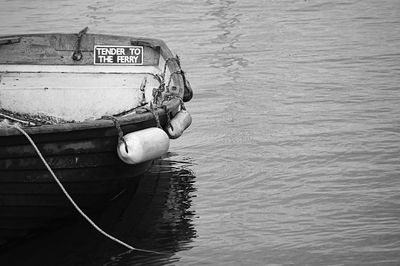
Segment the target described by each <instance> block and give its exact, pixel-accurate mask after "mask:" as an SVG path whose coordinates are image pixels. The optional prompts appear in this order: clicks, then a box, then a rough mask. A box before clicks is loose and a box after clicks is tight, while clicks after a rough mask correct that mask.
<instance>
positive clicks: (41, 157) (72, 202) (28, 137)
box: [11, 125, 166, 255]
mask: <svg viewBox="0 0 400 266" xmlns="http://www.w3.org/2000/svg"><path fill="white" fill-rule="evenodd" d="M11 127H13V128H15V129H17V130H18V131H19V132H21V133H22V134H23V135H24V136H25V137H26V138H27V139H28V141H29V142H30V144H31V145H32V146H33V148H34V149H35V151H36V153H37V154H38V156H39V157H40V159H41V160H42V162H43V164H44V165H45V166H46V168H47V170H49V172H50V174H51V175H52V177H53V179H54V181H55V182H56V183H57V185H58V186H59V187H60V189H61V190H62V192H63V193H64V195H65V196H66V197H67V199H68V200H69V201H70V202H71V204H72V205H73V206H74V207H75V209H76V210H77V211H78V212H79V213H80V214H81V215H82V216H83V218H85V219H86V221H88V222H89V223H90V224H91V225H92V226H93V227H94V228H95V229H96V230H97V231H98V232H100V233H101V234H103V235H104V236H105V237H107V238H109V239H111V240H113V241H114V242H116V243H118V244H120V245H122V246H124V247H126V248H128V249H130V250H136V251H142V252H148V253H155V254H161V255H165V254H166V253H162V252H157V251H153V250H147V249H140V248H135V247H132V246H130V245H128V244H126V243H125V242H123V241H121V240H119V239H117V238H115V237H113V236H112V235H110V234H108V233H106V232H105V231H103V230H102V229H101V228H100V227H99V226H98V225H96V224H95V223H94V222H93V221H92V220H91V219H90V218H89V217H88V216H87V215H86V214H85V213H84V212H83V211H82V209H81V208H79V206H78V204H76V203H75V201H74V200H73V199H72V197H71V196H70V195H69V193H68V191H67V190H66V189H65V188H64V186H63V184H62V183H61V182H60V180H59V179H58V178H57V176H56V175H55V173H54V172H53V170H52V169H51V167H50V166H49V164H48V163H47V161H46V160H45V159H44V157H43V155H42V153H41V152H40V150H39V149H38V147H37V146H36V144H35V142H34V141H33V140H32V138H31V137H30V136H29V135H28V133H26V131H25V130H23V129H22V128H20V127H19V126H18V125H11Z"/></svg>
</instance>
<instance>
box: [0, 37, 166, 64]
mask: <svg viewBox="0 0 400 266" xmlns="http://www.w3.org/2000/svg"><path fill="white" fill-rule="evenodd" d="M5 38H8V37H7V36H6V37H5ZM20 38H21V41H20V42H19V43H14V44H12V45H3V46H2V49H0V64H1V63H2V64H40V65H54V64H56V65H57V64H58V65H93V47H94V45H101V44H103V45H131V41H132V40H134V38H131V37H124V36H110V35H98V34H87V35H85V36H83V37H82V42H81V51H82V56H83V57H82V60H80V61H74V60H72V54H73V51H74V50H75V47H76V41H77V35H76V34H36V35H21V36H20ZM143 56H144V58H143V61H144V64H143V65H145V66H150V65H158V59H159V57H160V54H159V50H158V49H153V48H152V47H144V52H143Z"/></svg>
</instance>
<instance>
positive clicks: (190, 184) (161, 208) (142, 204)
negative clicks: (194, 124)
mask: <svg viewBox="0 0 400 266" xmlns="http://www.w3.org/2000/svg"><path fill="white" fill-rule="evenodd" d="M173 157H175V156H173V155H172V154H171V153H170V154H167V156H166V157H164V158H162V159H159V160H156V161H154V164H153V166H152V168H151V169H150V171H148V172H147V173H146V174H145V175H144V176H143V177H142V178H141V179H140V182H139V185H138V186H136V185H132V187H130V188H127V189H126V190H125V191H124V193H123V194H121V195H119V196H118V197H117V198H115V199H114V200H113V201H112V202H110V204H109V206H107V208H106V210H104V211H103V212H101V213H98V214H97V215H94V216H92V218H93V220H94V221H95V222H96V223H97V224H98V225H99V226H100V227H101V228H102V229H103V230H104V231H106V232H108V233H110V234H111V235H113V236H115V237H116V238H118V239H120V240H122V241H124V242H126V243H128V244H129V245H132V246H134V247H135V248H139V249H147V250H153V251H157V252H160V253H162V254H155V253H146V252H142V251H127V250H126V248H125V247H123V246H121V245H119V244H117V243H115V242H113V241H111V240H109V239H107V238H105V237H104V236H103V235H101V234H100V233H98V232H97V231H95V230H94V229H93V228H92V227H91V226H90V225H89V224H88V223H87V222H86V221H85V220H83V218H81V217H78V216H77V217H76V219H74V220H73V222H72V223H69V224H68V225H64V226H62V227H60V228H57V229H55V230H53V231H51V232H46V233H43V234H41V235H39V236H36V237H33V238H31V239H27V240H26V241H24V242H23V243H20V244H18V245H15V246H14V247H9V248H7V249H5V250H2V251H1V252H0V261H1V262H4V263H6V264H5V265H23V264H26V263H28V264H29V265H141V264H145V265H152V264H154V265H163V264H170V263H173V262H174V261H175V260H178V259H179V258H178V257H177V256H175V253H176V252H177V251H182V250H185V249H190V248H191V245H190V242H192V241H193V239H194V238H195V237H196V230H195V228H194V226H193V218H194V215H195V213H194V211H193V210H192V209H191V198H192V197H193V192H195V186H194V182H195V176H194V174H193V172H192V171H191V170H190V166H191V163H190V162H188V161H174V160H173V159H172V158H173ZM92 215H93V214H92Z"/></svg>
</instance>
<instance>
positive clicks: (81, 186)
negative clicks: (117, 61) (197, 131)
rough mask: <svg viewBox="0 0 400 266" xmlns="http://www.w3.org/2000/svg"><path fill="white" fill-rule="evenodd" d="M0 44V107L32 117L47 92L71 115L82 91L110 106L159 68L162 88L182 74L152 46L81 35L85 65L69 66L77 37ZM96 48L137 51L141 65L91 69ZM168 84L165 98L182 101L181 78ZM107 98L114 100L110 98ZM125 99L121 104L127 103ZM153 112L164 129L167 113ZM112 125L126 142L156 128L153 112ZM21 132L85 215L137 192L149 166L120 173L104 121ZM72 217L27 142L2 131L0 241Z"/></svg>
mask: <svg viewBox="0 0 400 266" xmlns="http://www.w3.org/2000/svg"><path fill="white" fill-rule="evenodd" d="M3 38H5V39H7V40H8V41H7V44H4V45H0V75H1V76H0V77H1V82H0V96H1V99H2V101H1V106H0V107H2V106H3V105H4V97H3V96H7V97H9V99H13V100H15V101H17V100H18V99H19V98H20V99H21V100H20V102H19V105H21V106H23V105H26V107H24V108H22V109H21V110H22V111H26V110H28V109H29V108H30V107H29V106H32V105H33V106H34V105H35V104H36V106H35V107H34V108H36V109H37V110H38V109H39V107H40V105H49V103H50V99H52V100H54V96H55V94H54V95H49V97H48V99H47V102H46V101H45V102H41V101H42V100H43V98H45V97H47V96H46V95H47V93H48V92H49V91H50V90H52V91H53V92H54V93H56V92H57V91H61V92H62V93H60V94H63V93H64V94H67V96H68V94H70V95H69V99H68V97H67V98H64V100H63V101H62V102H57V101H54V106H62V105H65V104H68V105H71V106H73V107H72V109H74V108H78V107H79V106H84V104H85V103H86V100H83V101H82V98H84V97H83V96H82V95H81V96H79V95H78V94H79V93H80V92H82V91H84V92H86V93H88V92H89V93H88V94H90V96H91V97H93V96H97V95H96V94H103V97H106V98H112V97H113V95H112V94H113V93H114V94H120V93H121V91H124V90H125V88H133V89H136V90H137V88H139V86H140V83H141V81H142V79H143V77H144V75H148V73H153V74H160V73H161V72H162V71H163V69H164V65H165V64H167V68H166V73H165V74H166V76H165V78H166V82H167V81H168V80H169V78H170V75H171V73H174V72H178V71H179V70H180V68H179V66H178V64H177V63H176V62H175V60H168V58H171V57H172V56H173V55H172V53H171V51H170V50H169V49H168V48H167V46H166V45H165V43H164V42H162V41H160V40H155V39H146V38H132V37H126V36H111V35H99V34H86V35H84V36H83V37H82V39H81V47H80V50H81V51H82V54H83V58H82V60H80V61H74V60H73V59H72V53H73V52H74V50H75V49H76V42H77V38H78V36H77V34H30V35H20V36H6V37H3ZM0 40H2V39H0ZM9 40H11V42H10V41H9ZM15 40H19V42H17V41H15ZM0 42H1V41H0ZM94 45H125V46H129V45H141V46H143V47H144V53H143V55H144V65H143V66H102V65H93V47H94ZM171 79H172V81H171V87H170V89H171V91H173V92H175V93H176V96H179V97H183V89H184V84H183V80H182V78H181V76H180V75H179V74H174V75H173V76H172V77H171ZM147 80H148V87H149V88H150V89H151V90H152V87H153V86H154V87H156V85H158V84H156V83H152V82H154V80H153V79H152V78H150V77H148V78H147ZM172 86H174V88H175V89H172ZM46 88H47V89H46ZM109 90H111V91H112V92H113V93H111V94H108V93H109ZM27 92H29V94H31V93H37V96H38V97H36V99H34V101H33V102H30V101H29V100H30V99H29V98H24V96H23V95H24V93H27ZM7 94H8V95H7ZM127 95H128V96H129V94H124V95H123V96H122V97H126V98H128V97H127ZM131 96H132V95H131ZM13 97H14V98H13ZM74 97H75V98H80V99H77V101H79V100H81V102H80V104H76V105H74V104H73V103H72V101H73V99H74ZM146 97H147V95H146ZM94 98H96V97H94ZM59 99H61V97H59ZM36 100H37V101H36ZM123 100H125V99H123ZM103 103H105V102H103ZM113 105H114V104H109V105H108V106H107V107H106V108H104V110H107V111H109V110H110V109H112V108H114V107H112V106H113ZM165 106H166V109H167V112H171V113H176V112H177V111H178V110H179V106H180V101H179V99H177V98H175V99H171V100H168V101H166V102H165ZM85 108H88V107H87V106H85ZM72 109H70V110H66V111H65V112H66V113H69V112H70V111H71V110H72ZM30 111H32V110H30ZM155 112H156V114H157V116H158V117H159V120H160V123H161V125H162V126H165V125H166V122H167V117H166V112H165V111H164V110H163V109H162V108H158V109H157V110H156V111H155ZM105 114H107V112H106V113H105ZM118 120H119V124H120V125H121V128H122V131H123V133H124V134H128V133H130V132H134V131H137V130H141V129H145V128H148V127H154V126H156V119H155V117H154V115H153V114H152V113H151V112H143V113H142V112H140V113H136V114H135V113H132V114H128V115H125V116H123V117H121V118H119V119H118ZM25 131H26V132H27V133H28V134H29V135H30V136H31V137H32V139H33V140H34V141H35V143H37V145H38V148H39V149H40V150H41V151H42V153H43V156H44V157H45V158H46V161H47V162H48V163H49V165H50V166H51V167H52V168H54V172H55V174H56V175H57V176H58V178H59V179H60V181H61V182H62V183H63V184H65V186H66V188H67V190H68V192H69V193H70V194H71V195H72V196H73V198H74V199H75V200H76V201H77V203H78V205H80V207H83V208H84V209H85V210H86V209H87V210H90V209H92V208H96V207H98V206H101V205H102V204H103V203H104V202H105V201H107V200H109V199H110V198H111V197H113V196H115V195H116V194H118V193H120V192H121V191H122V190H123V189H124V188H125V187H126V185H127V184H128V183H132V182H133V183H134V184H137V183H138V180H139V179H140V178H141V175H142V174H143V173H144V172H145V171H147V170H148V169H149V167H150V166H151V163H152V162H151V161H147V162H144V163H142V164H138V165H126V164H124V163H122V162H121V161H120V160H119V159H118V157H117V153H116V146H117V143H118V133H119V132H118V130H117V128H116V126H115V125H114V123H113V121H111V120H109V119H104V118H103V119H98V120H89V121H83V122H80V123H66V124H56V125H41V126H36V127H26V128H25ZM74 212H75V211H74V209H73V208H72V207H71V204H70V203H69V202H68V201H67V199H66V198H65V196H64V195H63V194H62V193H61V192H60V190H59V188H58V187H57V186H56V184H55V183H54V180H53V178H52V177H51V175H50V174H49V173H48V171H47V170H46V169H45V167H44V165H43V162H42V161H41V160H40V159H39V158H38V156H37V155H36V152H35V151H34V149H33V148H32V147H31V146H30V144H29V143H28V141H27V139H26V138H25V136H23V135H21V133H20V132H19V131H18V130H16V129H13V128H10V127H0V239H6V238H7V239H8V238H13V237H16V236H22V235H24V234H26V233H28V232H29V231H30V230H31V229H35V228H40V227H43V226H46V225H47V224H48V223H50V222H51V221H52V219H59V218H62V217H65V216H66V215H69V214H71V213H74Z"/></svg>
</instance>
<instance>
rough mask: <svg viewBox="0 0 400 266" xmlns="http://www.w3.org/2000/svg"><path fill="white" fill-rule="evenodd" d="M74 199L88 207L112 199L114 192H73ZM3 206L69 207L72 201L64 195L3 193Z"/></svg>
mask: <svg viewBox="0 0 400 266" xmlns="http://www.w3.org/2000/svg"><path fill="white" fill-rule="evenodd" d="M71 196H72V197H73V198H74V201H75V202H76V203H77V204H78V205H79V207H83V208H87V207H90V206H94V205H96V203H99V201H104V200H106V199H110V198H111V197H112V196H113V194H112V193H104V194H97V195H87V194H73V195H71ZM1 201H2V205H3V206H10V207H11V206H13V207H19V206H24V207H30V206H33V207H36V206H42V207H55V206H59V207H61V208H62V207H69V206H71V202H69V200H68V199H67V198H66V197H65V196H64V195H62V194H61V195H44V194H43V195H25V196H23V197H21V195H2V197H1Z"/></svg>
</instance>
